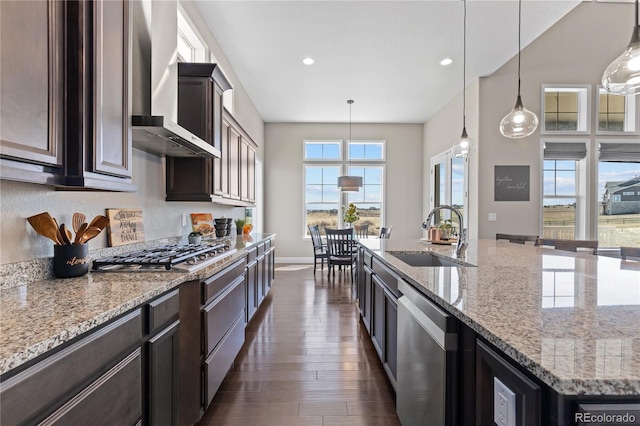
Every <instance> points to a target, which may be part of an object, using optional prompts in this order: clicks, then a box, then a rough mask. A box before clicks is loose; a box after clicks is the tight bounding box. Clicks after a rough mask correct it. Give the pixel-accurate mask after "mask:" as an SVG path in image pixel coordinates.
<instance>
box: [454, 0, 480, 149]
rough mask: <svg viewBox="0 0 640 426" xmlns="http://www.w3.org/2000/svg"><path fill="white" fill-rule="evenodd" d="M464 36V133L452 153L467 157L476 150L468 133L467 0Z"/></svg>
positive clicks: (463, 26) (465, 0) (465, 4)
mask: <svg viewBox="0 0 640 426" xmlns="http://www.w3.org/2000/svg"><path fill="white" fill-rule="evenodd" d="M463 19H464V20H463V24H462V28H463V36H462V40H463V41H462V43H463V44H462V47H463V50H462V135H461V136H460V141H459V142H457V143H455V144H453V146H452V147H451V154H453V156H454V157H463V158H466V157H468V156H469V153H470V152H472V151H474V150H475V145H474V144H473V141H472V140H471V138H469V136H468V135H467V125H466V118H467V115H466V105H467V85H466V83H467V0H464V18H463Z"/></svg>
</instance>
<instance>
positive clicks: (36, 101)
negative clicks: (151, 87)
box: [0, 0, 136, 191]
mask: <svg viewBox="0 0 640 426" xmlns="http://www.w3.org/2000/svg"><path fill="white" fill-rule="evenodd" d="M0 8H1V11H0V16H1V19H2V26H1V28H2V30H1V31H2V41H1V43H2V46H1V50H0V56H1V58H0V61H1V63H2V69H1V70H0V75H1V85H2V102H1V108H0V109H1V116H0V122H1V123H2V125H1V128H0V140H1V142H0V156H1V157H2V159H1V160H0V161H1V166H2V178H3V179H12V180H19V181H25V182H33V183H42V184H49V185H53V186H55V187H56V188H58V189H101V190H112V191H135V190H136V187H135V186H134V185H133V184H132V181H131V176H132V144H131V134H130V127H129V109H130V108H129V103H130V99H129V98H130V97H129V80H130V77H129V63H130V60H129V55H130V38H129V25H130V24H129V22H130V21H129V2H128V1H127V0H101V1H88V0H82V1H68V2H60V1H55V0H49V1H46V0H43V1H30V2H20V1H6V2H5V1H2V2H0ZM24 52H29V54H28V55H25V54H24Z"/></svg>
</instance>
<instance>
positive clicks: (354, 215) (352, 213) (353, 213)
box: [342, 203, 360, 227]
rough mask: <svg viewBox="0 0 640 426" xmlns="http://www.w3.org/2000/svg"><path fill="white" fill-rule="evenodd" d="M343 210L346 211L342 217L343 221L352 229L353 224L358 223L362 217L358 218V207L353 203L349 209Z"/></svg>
mask: <svg viewBox="0 0 640 426" xmlns="http://www.w3.org/2000/svg"><path fill="white" fill-rule="evenodd" d="M342 210H344V214H343V216H342V220H343V221H344V222H345V223H346V224H347V226H348V227H351V226H352V225H353V222H356V221H358V219H360V216H358V209H357V208H356V205H355V204H353V203H349V207H346V208H345V207H344V206H343V207H342Z"/></svg>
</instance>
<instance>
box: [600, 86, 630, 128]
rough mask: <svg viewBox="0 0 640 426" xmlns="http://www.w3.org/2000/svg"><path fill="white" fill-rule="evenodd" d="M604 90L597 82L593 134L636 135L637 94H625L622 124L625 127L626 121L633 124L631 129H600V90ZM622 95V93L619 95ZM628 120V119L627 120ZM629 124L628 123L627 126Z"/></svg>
mask: <svg viewBox="0 0 640 426" xmlns="http://www.w3.org/2000/svg"><path fill="white" fill-rule="evenodd" d="M602 90H604V87H603V86H602V85H601V84H599V85H597V86H596V107H595V111H594V118H593V119H594V123H595V131H596V132H595V134H596V135H598V136H616V135H617V136H621V135H638V134H640V129H638V127H639V126H638V124H639V123H638V108H639V105H638V99H640V98H639V97H638V96H634V95H627V96H625V97H624V98H625V119H624V124H625V126H624V127H625V128H626V127H628V126H627V124H628V123H632V124H633V129H632V130H622V131H610V130H600V91H602ZM619 96H622V95H619ZM627 120H629V121H627ZM630 126H631V124H629V127H630Z"/></svg>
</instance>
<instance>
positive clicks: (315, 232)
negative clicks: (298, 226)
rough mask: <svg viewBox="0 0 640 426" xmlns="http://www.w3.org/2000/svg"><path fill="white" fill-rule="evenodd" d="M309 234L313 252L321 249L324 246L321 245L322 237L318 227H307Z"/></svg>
mask: <svg viewBox="0 0 640 426" xmlns="http://www.w3.org/2000/svg"><path fill="white" fill-rule="evenodd" d="M309 234H310V235H311V242H312V243H313V248H314V250H318V249H321V248H322V247H323V246H324V244H323V243H322V236H321V235H320V227H319V226H318V225H309Z"/></svg>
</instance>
